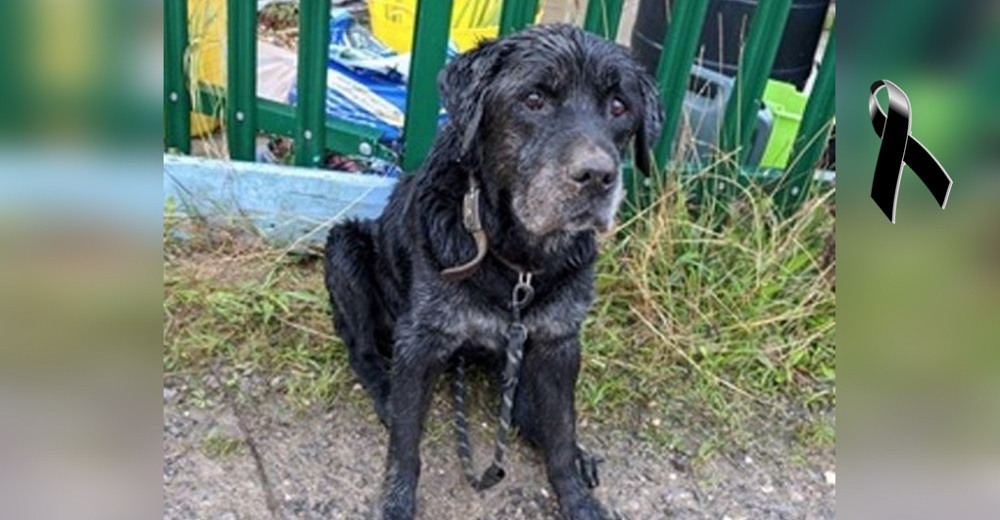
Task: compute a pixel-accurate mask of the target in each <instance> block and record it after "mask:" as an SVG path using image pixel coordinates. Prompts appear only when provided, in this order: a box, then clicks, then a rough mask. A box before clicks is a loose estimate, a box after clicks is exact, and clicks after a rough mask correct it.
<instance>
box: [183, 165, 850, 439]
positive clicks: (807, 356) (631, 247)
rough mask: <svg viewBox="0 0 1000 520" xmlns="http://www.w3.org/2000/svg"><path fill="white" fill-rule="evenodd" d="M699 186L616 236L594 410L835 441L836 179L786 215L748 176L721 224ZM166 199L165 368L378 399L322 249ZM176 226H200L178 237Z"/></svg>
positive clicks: (675, 429) (310, 400)
mask: <svg viewBox="0 0 1000 520" xmlns="http://www.w3.org/2000/svg"><path fill="white" fill-rule="evenodd" d="M690 192H691V186H689V185H687V184H685V185H683V186H681V185H678V184H676V183H673V184H670V185H668V186H665V187H664V189H663V190H662V193H663V195H662V196H661V197H660V198H659V199H658V200H656V201H655V202H654V203H653V204H652V205H651V206H649V207H648V208H646V209H645V210H644V211H643V212H641V213H639V214H638V215H636V216H634V217H633V218H631V219H630V220H629V221H627V222H624V223H622V225H621V228H620V229H619V230H618V232H617V233H615V234H614V235H612V236H608V237H605V239H604V244H603V254H602V256H601V259H600V262H599V265H598V269H597V299H596V302H595V304H594V307H593V309H592V312H591V315H590V318H589V319H588V320H587V321H586V323H585V325H584V331H583V344H584V366H583V372H582V375H581V379H580V383H579V387H578V407H579V410H580V415H581V420H582V421H583V422H585V423H588V424H594V423H596V424H602V425H605V426H606V427H607V426H611V427H614V428H618V429H623V430H629V431H637V432H639V433H640V434H642V436H643V437H645V438H648V439H651V440H654V441H657V442H659V443H663V444H665V445H669V446H675V447H682V448H684V449H687V450H689V452H691V453H697V454H702V455H704V454H706V453H710V452H712V451H714V450H715V449H717V448H719V447H720V446H721V445H724V444H729V443H732V442H737V443H738V442H742V441H741V439H742V440H744V441H751V440H752V438H753V435H754V432H755V428H756V426H755V425H757V424H759V423H760V421H761V419H762V418H763V420H765V421H768V422H771V420H772V419H777V420H779V421H784V422H789V421H792V422H794V426H793V428H792V430H791V433H792V437H793V438H795V439H797V440H799V441H802V442H810V443H816V444H830V443H832V441H833V438H834V432H833V426H832V424H830V423H829V422H828V421H826V420H825V419H815V420H814V419H812V418H811V417H812V416H813V414H812V412H814V411H816V410H821V409H830V408H832V407H833V406H834V405H835V400H836V391H835V364H834V361H835V354H834V353H835V349H834V329H835V325H834V323H835V322H834V310H835V304H836V298H835V292H834V288H833V281H832V280H833V278H832V266H831V265H826V264H827V263H829V261H828V260H825V259H824V256H825V254H826V251H825V248H826V247H827V243H828V241H829V237H830V236H831V235H832V232H833V225H834V216H833V213H832V212H831V211H830V206H831V205H832V192H826V193H821V194H817V195H816V196H814V197H812V198H810V199H809V200H808V201H807V202H806V203H805V205H804V207H803V208H802V210H801V211H799V212H798V213H797V214H796V215H795V216H793V217H792V218H790V219H787V220H779V219H777V218H776V217H774V216H772V215H773V213H774V212H773V208H772V207H771V203H770V199H769V198H768V197H767V196H766V195H765V194H763V193H761V192H760V191H757V190H743V191H741V193H739V195H738V198H739V200H740V203H739V204H734V205H733V206H732V207H730V208H728V209H727V211H726V212H725V213H726V215H725V222H724V223H721V224H720V223H719V220H718V219H717V217H713V215H715V213H713V212H712V211H702V212H700V213H694V212H692V211H690V210H689V207H688V202H687V197H685V196H683V194H686V193H690ZM167 213H168V214H167V215H166V219H165V221H166V222H167V225H166V226H165V232H164V251H165V253H164V286H165V287H164V313H165V321H164V358H163V363H164V371H165V373H166V374H167V377H185V378H188V379H192V378H194V379H197V378H198V377H201V376H203V375H204V374H205V373H207V371H208V370H209V369H210V367H212V366H213V363H221V364H222V365H223V366H224V368H225V370H226V372H227V373H229V374H230V377H239V378H257V379H258V380H260V381H265V382H267V384H268V385H269V386H270V387H271V388H272V389H273V390H275V391H277V392H279V393H280V394H281V395H284V396H285V397H286V398H287V399H288V400H289V402H290V403H292V404H294V405H296V406H302V407H309V406H312V405H316V404H328V403H341V402H343V401H344V400H347V401H353V402H357V403H363V400H364V396H363V392H360V391H359V390H358V388H357V386H356V380H355V379H354V377H353V374H352V373H351V372H350V369H349V367H348V366H347V360H346V356H345V353H344V349H343V348H342V346H341V345H340V344H339V341H338V340H337V339H336V337H335V336H334V335H333V332H332V327H331V324H330V320H329V315H328V304H327V298H326V295H325V290H324V286H323V282H322V272H321V271H322V270H321V265H320V262H318V261H316V259H313V258H310V257H308V256H301V255H296V256H293V255H289V254H287V252H286V251H283V250H279V249H273V248H269V247H267V246H265V245H263V243H262V242H261V241H260V240H258V239H257V238H255V237H253V236H252V235H248V234H247V233H245V232H240V231H238V229H232V230H220V229H218V228H212V229H208V228H206V227H204V226H202V225H199V224H197V223H194V222H189V221H181V220H178V219H177V218H175V217H173V216H172V215H173V212H172V208H168V211H167ZM178 227H184V228H185V230H186V232H187V233H188V234H189V237H190V238H189V239H188V240H185V241H179V240H176V239H174V238H172V237H173V236H174V235H175V233H174V231H175V230H176V229H177V228H178ZM480 401H481V402H492V401H488V400H485V399H481V400H480ZM789 418H791V419H789ZM692 431H695V432H696V433H695V435H697V436H700V437H701V438H702V441H701V442H699V443H698V444H697V446H690V445H688V442H689V441H688V440H687V437H688V436H689V434H691V432H692ZM703 452H704V453H703Z"/></svg>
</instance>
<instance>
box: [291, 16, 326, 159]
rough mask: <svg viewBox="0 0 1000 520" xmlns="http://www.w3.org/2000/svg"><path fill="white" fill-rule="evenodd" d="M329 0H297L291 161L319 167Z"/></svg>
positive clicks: (321, 143)
mask: <svg viewBox="0 0 1000 520" xmlns="http://www.w3.org/2000/svg"><path fill="white" fill-rule="evenodd" d="M329 47H330V0H301V2H300V3H299V64H298V86H297V89H298V99H297V100H296V103H297V106H296V112H295V113H296V119H297V123H298V124H297V128H296V132H295V164H297V165H299V166H314V167H315V166H319V165H320V163H322V161H323V144H324V143H325V142H326V62H327V56H328V54H329Z"/></svg>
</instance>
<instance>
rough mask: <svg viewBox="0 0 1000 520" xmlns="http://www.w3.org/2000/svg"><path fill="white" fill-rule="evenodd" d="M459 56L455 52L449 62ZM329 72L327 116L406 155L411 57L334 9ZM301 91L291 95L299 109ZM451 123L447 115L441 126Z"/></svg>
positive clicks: (347, 14)
mask: <svg viewBox="0 0 1000 520" xmlns="http://www.w3.org/2000/svg"><path fill="white" fill-rule="evenodd" d="M455 54H456V52H455V50H454V48H453V47H451V48H450V49H449V52H448V55H449V56H448V57H449V59H450V58H451V57H454V56H455ZM329 58H330V59H329V61H328V67H329V68H328V71H327V92H326V113H327V116H329V117H333V118H337V119H342V120H346V121H351V122H354V123H359V124H362V125H365V126H370V127H372V128H375V129H377V130H378V131H380V132H381V133H382V138H381V140H382V142H384V143H385V144H387V145H389V146H390V147H392V148H394V149H397V150H398V149H400V146H399V145H400V138H401V137H402V130H403V119H404V117H405V114H406V77H407V72H408V71H407V69H408V67H409V55H408V54H406V55H400V54H397V53H396V52H395V51H393V50H392V49H390V48H389V47H387V46H385V45H384V44H382V43H381V42H379V41H378V40H377V39H375V37H374V36H372V35H371V33H370V32H369V31H368V29H367V28H366V27H364V26H362V25H361V24H359V23H358V22H357V20H355V19H354V18H353V17H352V16H351V15H350V13H348V12H347V11H343V10H338V9H334V10H333V12H332V13H331V19H330V51H329ZM296 97H297V96H296V89H295V88H294V87H293V88H292V91H291V92H290V94H289V103H291V104H293V105H294V104H295V101H296ZM445 118H446V115H445V113H444V112H443V111H442V113H441V119H440V121H441V122H443V121H444V120H445Z"/></svg>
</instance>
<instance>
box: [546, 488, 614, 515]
mask: <svg viewBox="0 0 1000 520" xmlns="http://www.w3.org/2000/svg"><path fill="white" fill-rule="evenodd" d="M560 510H561V512H562V515H563V518H564V519H565V520H618V519H619V516H618V515H612V514H611V513H609V512H608V510H607V509H605V508H604V506H602V505H601V503H600V502H598V501H597V499H596V498H594V497H592V496H590V495H589V494H586V495H583V496H581V498H579V499H577V500H573V501H571V502H568V503H566V504H565V505H564V506H562V507H561V508H560Z"/></svg>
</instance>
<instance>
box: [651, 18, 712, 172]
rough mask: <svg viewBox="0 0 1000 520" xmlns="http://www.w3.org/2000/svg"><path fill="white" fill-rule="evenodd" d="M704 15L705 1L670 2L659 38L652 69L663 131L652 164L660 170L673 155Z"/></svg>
mask: <svg viewBox="0 0 1000 520" xmlns="http://www.w3.org/2000/svg"><path fill="white" fill-rule="evenodd" d="M707 12H708V0H684V1H681V2H674V10H673V15H672V16H671V22H670V27H669V28H668V29H667V33H666V35H664V38H663V53H662V54H661V55H660V63H659V66H658V67H657V68H656V78H657V81H658V82H659V84H660V99H661V100H662V101H663V112H664V125H663V130H662V131H661V132H660V140H659V142H657V143H656V164H657V165H659V166H660V168H664V167H666V165H667V162H669V161H670V156H671V154H672V153H673V147H674V139H675V138H676V137H677V128H678V127H679V126H680V122H681V115H682V114H681V112H682V109H683V106H684V93H685V92H687V88H688V82H689V81H691V65H692V64H693V63H694V56H695V51H696V50H697V49H698V43H699V42H700V41H701V29H702V27H703V26H704V22H705V13H707ZM647 153H648V151H647Z"/></svg>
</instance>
